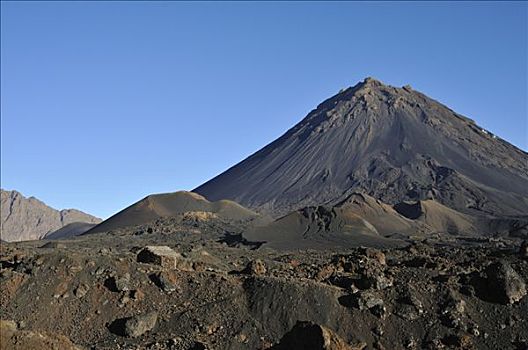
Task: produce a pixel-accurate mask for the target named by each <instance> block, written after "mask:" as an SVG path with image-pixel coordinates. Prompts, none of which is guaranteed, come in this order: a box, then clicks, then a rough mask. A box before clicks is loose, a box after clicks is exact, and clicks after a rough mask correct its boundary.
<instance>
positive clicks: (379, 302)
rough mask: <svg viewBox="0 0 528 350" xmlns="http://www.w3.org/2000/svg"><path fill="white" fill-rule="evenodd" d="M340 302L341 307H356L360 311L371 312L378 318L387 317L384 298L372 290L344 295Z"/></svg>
mask: <svg viewBox="0 0 528 350" xmlns="http://www.w3.org/2000/svg"><path fill="white" fill-rule="evenodd" d="M338 300H339V303H340V304H341V305H343V306H346V307H355V308H357V309H359V310H370V312H371V313H372V314H373V315H375V316H377V317H384V316H385V315H386V309H385V304H384V302H383V298H382V297H381V296H380V295H379V294H378V293H376V292H375V291H372V290H366V291H361V292H358V293H356V294H352V295H344V296H342V297H340V298H339V299H338Z"/></svg>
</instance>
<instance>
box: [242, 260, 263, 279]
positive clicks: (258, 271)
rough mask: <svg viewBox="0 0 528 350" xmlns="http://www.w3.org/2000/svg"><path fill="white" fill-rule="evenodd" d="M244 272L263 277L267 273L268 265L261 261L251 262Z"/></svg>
mask: <svg viewBox="0 0 528 350" xmlns="http://www.w3.org/2000/svg"><path fill="white" fill-rule="evenodd" d="M243 272H244V273H247V274H249V275H255V276H262V275H264V274H265V273H266V265H265V264H264V262H263V261H262V260H260V259H256V260H251V261H250V262H249V263H248V264H247V265H246V268H245V269H244V271H243Z"/></svg>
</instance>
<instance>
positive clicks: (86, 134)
mask: <svg viewBox="0 0 528 350" xmlns="http://www.w3.org/2000/svg"><path fill="white" fill-rule="evenodd" d="M1 10H2V14H1V20H2V22H1V29H2V33H1V41H2V42H1V49H2V51H1V59H2V61H1V89H2V90H1V127H2V130H1V136H2V139H1V147H2V148H1V156H2V158H1V176H2V178H1V185H2V187H3V188H5V189H16V190H18V191H21V192H22V193H23V194H25V195H28V196H31V195H32V196H36V197H37V198H39V199H42V200H43V201H45V202H46V203H48V204H49V205H51V206H53V207H56V208H70V207H74V208H79V209H81V210H84V211H86V212H89V213H92V214H94V215H98V216H100V217H103V218H105V217H108V216H109V215H111V214H113V213H115V212H116V211H118V210H120V209H122V208H124V207H125V206H127V205H129V204H131V203H132V202H134V201H136V200H138V199H140V198H142V197H143V196H145V195H147V194H150V193H155V192H169V191H175V190H179V189H192V188H194V187H196V186H198V185H199V184H201V183H203V182H204V181H206V180H208V179H210V178H211V177H213V176H214V175H216V174H218V173H220V172H222V171H223V170H225V169H226V168H228V167H229V166H231V165H233V164H235V163H237V162H238V161H240V160H242V159H243V158H245V157H246V156H248V155H250V154H251V153H253V152H254V151H256V150H258V149H259V148H261V147H262V146H264V145H265V144H267V143H268V142H270V141H272V140H273V139H275V138H276V137H278V136H280V135H281V134H282V133H283V132H284V131H286V130H287V129H288V128H290V127H291V126H293V125H294V124H295V123H296V122H298V121H299V120H301V119H302V118H303V117H304V116H305V115H306V114H307V113H308V112H309V111H310V110H311V109H313V108H314V107H315V106H316V105H317V104H318V103H319V102H321V101H322V100H324V99H325V98H327V97H329V96H331V95H333V94H335V93H336V92H337V91H338V90H339V89H340V88H342V87H346V86H350V85H354V84H355V83H356V82H357V81H359V80H362V79H363V78H364V77H366V76H374V77H376V78H378V79H380V80H382V81H384V82H385V83H388V84H391V85H396V86H402V85H405V84H410V85H412V86H413V87H414V88H415V89H417V90H420V91H422V92H424V93H426V94H428V95H429V96H431V97H433V98H435V99H437V100H439V101H441V102H443V103H445V104H446V105H448V106H449V107H451V108H453V109H454V110H456V111H457V112H459V113H462V114H464V115H467V116H469V117H471V118H473V119H475V120H476V121H477V123H478V124H480V125H481V126H483V127H485V128H487V129H489V130H491V131H492V132H494V133H496V134H497V135H499V136H501V137H503V138H505V139H506V140H509V141H510V142H512V143H513V144H515V145H517V146H518V147H520V148H522V149H524V150H527V149H528V141H527V136H528V135H527V99H528V92H527V62H528V61H527V45H528V38H527V17H528V13H527V12H528V8H527V3H526V2H516V3H514V2H510V3H508V2H485V3H477V2H462V3H447V2H441V3H416V2H406V3H404V2H390V3H367V2H334V3H323V2H290V3H277V2H274V3H264V2H248V3H243V2H234V3H233V2H232V3H196V2H189V3H183V2H47V3H46V2H2V4H1Z"/></svg>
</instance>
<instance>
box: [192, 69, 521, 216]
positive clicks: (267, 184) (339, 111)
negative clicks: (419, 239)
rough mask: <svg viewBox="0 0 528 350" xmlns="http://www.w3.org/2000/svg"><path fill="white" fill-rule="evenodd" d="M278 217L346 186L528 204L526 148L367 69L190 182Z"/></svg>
mask: <svg viewBox="0 0 528 350" xmlns="http://www.w3.org/2000/svg"><path fill="white" fill-rule="evenodd" d="M193 191H194V192H197V193H199V194H201V195H203V196H205V197H206V198H208V199H210V200H212V201H214V200H218V199H221V198H222V199H230V200H233V201H236V202H238V203H240V204H241V205H243V206H245V207H247V208H250V209H253V210H257V211H260V212H264V213H268V214H271V215H273V216H274V217H281V216H282V215H286V214H287V213H289V212H291V211H294V210H299V209H301V208H303V207H308V206H318V205H336V204H338V203H339V202H341V201H342V200H344V199H345V198H347V197H348V196H349V195H350V194H352V193H354V192H362V193H366V194H368V195H370V196H372V197H374V198H376V199H379V200H381V201H382V202H384V203H387V204H389V205H395V204H398V203H400V202H403V201H418V200H429V199H433V200H435V201H437V202H438V203H440V204H442V205H444V206H446V207H448V208H451V209H453V210H456V211H459V212H461V213H465V214H470V215H477V216H493V217H515V216H523V215H526V214H527V213H528V154H527V153H526V152H524V151H522V150H520V149H518V148H516V147H515V146H513V145H511V144H510V143H508V142H506V141H504V140H502V139H500V138H498V137H496V136H495V135H493V134H492V133H490V132H488V131H486V130H484V129H483V128H481V127H479V126H478V125H477V124H476V123H475V122H474V121H473V120H471V119H469V118H467V117H464V116H462V115H460V114H458V113H456V112H454V111H452V110H451V109H449V108H448V107H446V106H444V105H442V104H441V103H439V102H437V101H435V100H433V99H431V98H429V97H427V96H426V95H424V94H422V93H420V92H417V91H415V90H413V89H412V88H411V87H409V86H404V87H402V88H397V87H392V86H388V85H385V84H383V83H381V82H380V81H378V80H375V79H372V78H367V79H365V80H364V81H363V82H360V83H358V84H357V85H355V86H353V87H350V88H347V89H344V90H342V91H341V92H339V93H338V94H337V95H335V96H333V97H331V98H329V99H328V100H326V101H324V102H323V103H321V104H320V105H319V106H318V107H317V108H316V109H315V110H313V111H311V112H310V113H309V114H308V115H307V116H306V117H305V118H304V119H303V120H302V121H300V122H299V123H298V124H297V125H295V126H294V127H293V128H291V129H290V130H288V131H287V132H286V133H285V134H284V135H283V136H281V137H280V138H278V139H277V140H275V141H273V142H272V143H270V144H269V145H267V146H266V147H264V148H263V149H261V150H259V151H258V152H256V153H254V154H253V155H251V156H250V157H248V158H246V159H245V160H243V161H241V162H240V163H238V164H236V165H234V166H233V167H231V168H230V169H228V170H226V171H225V172H223V173H222V174H220V175H218V176H216V177H215V178H213V179H211V180H210V181H208V182H206V183H204V184H203V185H201V186H199V187H198V188H196V189H194V190H193Z"/></svg>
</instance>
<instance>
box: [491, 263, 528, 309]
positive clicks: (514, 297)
mask: <svg viewBox="0 0 528 350" xmlns="http://www.w3.org/2000/svg"><path fill="white" fill-rule="evenodd" d="M485 275H486V279H485V284H484V285H485V287H484V288H485V289H486V290H485V291H481V293H486V297H487V298H489V299H490V300H492V301H495V302H498V303H503V304H513V303H516V302H518V301H519V300H521V299H522V298H523V297H524V296H525V295H526V293H527V291H526V284H525V283H524V281H523V278H522V277H521V276H519V274H518V273H517V271H515V270H514V269H513V268H512V267H511V266H510V265H509V264H508V263H507V262H504V261H500V262H496V263H494V264H492V265H490V266H488V268H487V269H486V271H485ZM481 288H482V287H481Z"/></svg>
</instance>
